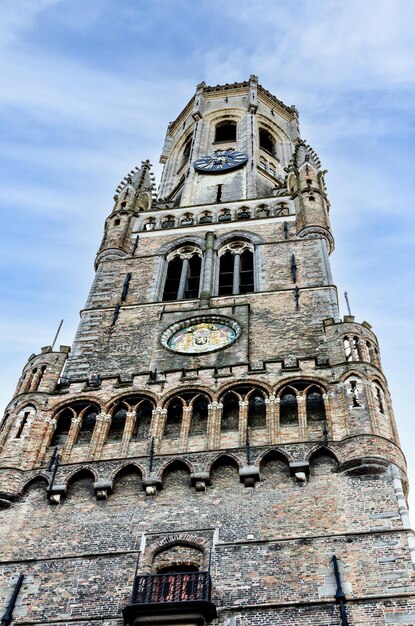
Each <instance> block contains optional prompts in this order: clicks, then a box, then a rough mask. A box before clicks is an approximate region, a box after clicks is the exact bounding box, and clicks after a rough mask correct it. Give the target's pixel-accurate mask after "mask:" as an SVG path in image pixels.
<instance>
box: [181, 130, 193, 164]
mask: <svg viewBox="0 0 415 626" xmlns="http://www.w3.org/2000/svg"><path fill="white" fill-rule="evenodd" d="M192 141H193V134H192V135H189V137H188V138H187V139H186V143H185V144H184V148H183V157H182V162H181V164H180V168H181V167H182V166H183V165H184V164H185V163H187V162H188V160H189V157H190V151H191V148H192Z"/></svg>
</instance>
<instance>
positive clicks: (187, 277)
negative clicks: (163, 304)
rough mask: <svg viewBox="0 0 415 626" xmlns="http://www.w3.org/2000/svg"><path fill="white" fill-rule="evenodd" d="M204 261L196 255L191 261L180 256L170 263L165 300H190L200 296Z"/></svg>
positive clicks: (165, 287)
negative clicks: (201, 271)
mask: <svg viewBox="0 0 415 626" xmlns="http://www.w3.org/2000/svg"><path fill="white" fill-rule="evenodd" d="M201 267H202V259H201V258H200V256H199V255H197V254H194V255H193V256H192V257H190V259H181V258H180V257H179V256H176V257H174V258H173V259H171V261H169V264H168V267H167V276H166V282H165V285H164V292H163V300H164V301H170V300H189V299H191V298H197V297H198V296H199V283H200V270H201Z"/></svg>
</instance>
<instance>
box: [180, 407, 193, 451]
mask: <svg viewBox="0 0 415 626" xmlns="http://www.w3.org/2000/svg"><path fill="white" fill-rule="evenodd" d="M192 415H193V407H192V406H184V407H183V416H182V427H181V430H180V442H179V451H180V452H186V450H187V444H188V441H189V430H190V424H191V421H192Z"/></svg>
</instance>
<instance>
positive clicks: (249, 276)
mask: <svg viewBox="0 0 415 626" xmlns="http://www.w3.org/2000/svg"><path fill="white" fill-rule="evenodd" d="M253 291H254V254H253V250H252V247H251V245H250V244H247V243H246V242H244V241H236V242H232V243H231V244H229V245H228V246H227V247H226V248H225V249H224V251H223V252H222V254H221V256H220V263H219V294H218V295H220V296H228V295H237V294H242V293H252V292H253Z"/></svg>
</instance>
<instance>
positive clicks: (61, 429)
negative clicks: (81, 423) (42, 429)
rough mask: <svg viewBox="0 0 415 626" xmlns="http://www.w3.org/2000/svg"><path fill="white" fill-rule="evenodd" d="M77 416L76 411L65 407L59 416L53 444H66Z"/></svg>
mask: <svg viewBox="0 0 415 626" xmlns="http://www.w3.org/2000/svg"><path fill="white" fill-rule="evenodd" d="M75 416H76V414H75V412H74V411H73V410H72V409H70V408H69V407H67V408H66V409H63V410H62V411H61V412H60V413H59V415H58V416H57V423H56V428H55V432H54V433H53V438H52V442H51V445H52V446H63V445H65V442H66V438H67V436H68V433H69V429H70V428H71V424H72V419H73V418H74V417H75Z"/></svg>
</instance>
